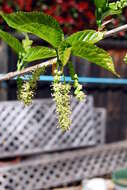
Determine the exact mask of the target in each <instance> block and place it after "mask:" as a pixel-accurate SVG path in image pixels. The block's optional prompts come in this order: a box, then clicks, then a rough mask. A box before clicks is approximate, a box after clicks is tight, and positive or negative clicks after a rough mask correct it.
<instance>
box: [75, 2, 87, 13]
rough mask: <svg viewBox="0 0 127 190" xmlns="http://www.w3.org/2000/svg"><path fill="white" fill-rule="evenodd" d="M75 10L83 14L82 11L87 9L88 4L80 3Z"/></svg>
mask: <svg viewBox="0 0 127 190" xmlns="http://www.w3.org/2000/svg"><path fill="white" fill-rule="evenodd" d="M76 7H77V9H78V11H79V12H83V11H84V10H86V9H88V3H87V2H80V3H77V6H76Z"/></svg>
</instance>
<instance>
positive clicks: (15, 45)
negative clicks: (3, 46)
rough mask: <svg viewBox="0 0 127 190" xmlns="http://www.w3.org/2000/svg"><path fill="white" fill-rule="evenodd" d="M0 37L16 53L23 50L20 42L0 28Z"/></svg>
mask: <svg viewBox="0 0 127 190" xmlns="http://www.w3.org/2000/svg"><path fill="white" fill-rule="evenodd" d="M0 38H2V40H4V41H5V42H6V43H7V44H8V45H9V46H10V47H11V48H12V49H13V50H14V51H15V52H16V53H19V52H24V49H23V47H22V44H21V43H20V41H19V40H18V39H16V38H15V37H13V36H12V35H11V34H9V33H7V32H4V31H2V30H0Z"/></svg>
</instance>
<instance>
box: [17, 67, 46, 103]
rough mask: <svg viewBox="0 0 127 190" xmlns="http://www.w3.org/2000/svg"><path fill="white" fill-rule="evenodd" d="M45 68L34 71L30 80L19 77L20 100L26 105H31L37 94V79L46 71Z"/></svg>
mask: <svg viewBox="0 0 127 190" xmlns="http://www.w3.org/2000/svg"><path fill="white" fill-rule="evenodd" d="M44 71H45V68H38V69H36V70H35V71H33V72H32V75H31V77H30V79H29V80H28V81H23V80H22V78H18V80H17V87H18V93H17V97H18V100H20V101H22V102H23V103H24V104H25V105H30V104H31V103H32V99H33V97H34V95H35V90H36V87H37V81H38V80H39V77H40V75H41V74H42V73H44Z"/></svg>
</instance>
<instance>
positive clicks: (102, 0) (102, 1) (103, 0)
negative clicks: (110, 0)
mask: <svg viewBox="0 0 127 190" xmlns="http://www.w3.org/2000/svg"><path fill="white" fill-rule="evenodd" d="M94 3H95V5H96V7H97V8H102V9H104V8H105V7H106V5H107V0H94Z"/></svg>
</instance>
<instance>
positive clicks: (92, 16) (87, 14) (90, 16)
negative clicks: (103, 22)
mask: <svg viewBox="0 0 127 190" xmlns="http://www.w3.org/2000/svg"><path fill="white" fill-rule="evenodd" d="M85 15H86V16H87V18H88V19H89V20H93V19H95V16H94V14H93V13H92V12H91V11H87V12H85Z"/></svg>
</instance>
